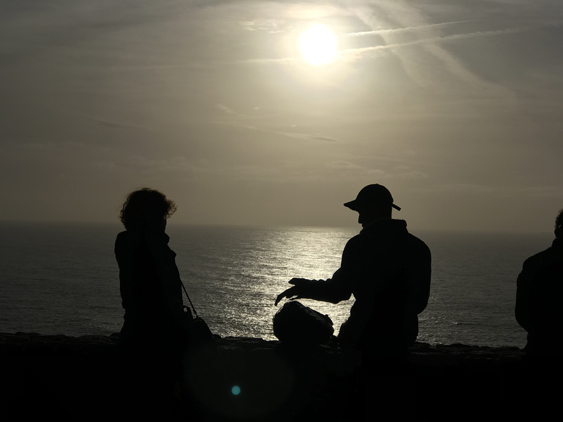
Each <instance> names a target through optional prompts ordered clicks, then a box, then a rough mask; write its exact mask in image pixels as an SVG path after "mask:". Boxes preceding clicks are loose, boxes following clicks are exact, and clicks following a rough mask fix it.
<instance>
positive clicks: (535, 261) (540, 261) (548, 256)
mask: <svg viewBox="0 0 563 422" xmlns="http://www.w3.org/2000/svg"><path fill="white" fill-rule="evenodd" d="M554 255H555V253H554V251H553V248H552V247H550V248H547V249H545V250H543V251H541V252H538V253H536V254H534V255H532V256H530V257H529V258H527V259H526V260H525V261H524V264H523V267H524V268H525V269H530V268H534V267H541V266H543V265H544V264H545V263H546V262H549V261H552V260H553V259H554Z"/></svg>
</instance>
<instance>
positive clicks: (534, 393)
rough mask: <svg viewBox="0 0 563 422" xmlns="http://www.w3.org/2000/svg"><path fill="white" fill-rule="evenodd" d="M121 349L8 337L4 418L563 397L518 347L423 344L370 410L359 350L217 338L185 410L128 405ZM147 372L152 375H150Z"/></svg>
mask: <svg viewBox="0 0 563 422" xmlns="http://www.w3.org/2000/svg"><path fill="white" fill-rule="evenodd" d="M116 340H117V339H116V337H115V336H109V337H107V336H83V337H68V336H45V335H37V334H25V333H16V334H0V362H1V364H2V367H1V370H2V387H3V389H5V390H6V391H5V392H4V394H3V397H7V399H8V403H7V406H4V407H3V409H2V414H3V415H7V416H8V419H18V418H19V419H31V418H33V419H49V418H52V419H53V418H54V419H65V418H66V419H76V420H85V419H86V420H87V419H99V418H106V419H107V418H110V419H118V418H124V419H130V418H131V419H132V418H133V411H132V409H131V406H132V407H133V408H135V410H136V411H137V412H141V415H143V411H144V409H147V410H146V411H147V412H148V411H149V409H151V410H153V411H154V409H158V412H160V414H159V416H162V419H165V420H166V419H171V418H173V417H175V418H177V419H178V420H210V421H222V420H242V421H244V420H252V421H261V420H264V421H286V420H287V421H291V420H311V421H315V420H325V421H326V420H336V421H345V420H353V418H352V415H354V414H355V413H354V412H355V411H356V414H362V413H364V410H365V411H366V412H367V413H368V414H369V416H370V418H369V419H368V420H375V419H374V418H375V417H376V416H378V415H379V416H382V417H384V418H385V420H387V419H389V417H388V416H389V415H388V416H385V414H386V413H388V412H390V411H391V412H393V414H394V415H393V416H396V417H398V416H401V415H406V416H410V417H415V418H416V419H441V418H445V417H448V418H451V417H453V418H457V417H461V418H463V417H465V416H474V417H484V416H494V415H496V416H503V417H506V416H510V415H514V416H521V415H522V414H523V413H524V412H533V413H536V412H543V411H547V409H549V408H550V407H551V406H552V405H555V404H558V403H559V400H560V395H561V392H562V390H561V387H560V386H559V385H560V381H561V377H560V375H561V371H560V369H559V364H558V362H557V361H556V360H554V361H551V362H543V363H530V362H528V361H527V360H526V359H524V355H523V352H522V351H521V350H520V349H518V348H509V347H507V348H490V347H474V346H464V345H448V346H430V345H428V344H422V343H418V344H416V345H415V347H413V349H412V351H411V354H410V356H409V358H408V360H407V362H406V363H404V364H400V365H395V366H393V364H392V363H391V364H390V363H389V362H381V368H380V370H381V371H380V372H378V371H379V367H377V366H376V368H375V370H374V372H373V373H372V375H371V378H370V382H369V383H368V384H369V385H368V388H367V390H368V392H367V397H366V398H365V399H361V400H360V399H359V398H358V397H359V394H360V390H361V389H360V390H359V389H358V381H357V380H358V378H357V374H358V369H359V368H360V367H361V366H360V364H361V359H360V357H359V355H358V354H357V353H355V352H354V351H346V350H342V349H340V348H338V347H336V346H335V345H331V344H328V345H321V346H315V347H311V348H304V349H296V348H288V347H284V346H283V345H281V344H280V342H277V341H265V340H261V339H256V338H217V341H216V342H215V343H214V344H213V345H212V346H210V347H206V348H201V349H198V350H196V351H193V352H192V353H190V354H189V355H188V356H186V358H185V360H184V371H183V372H184V374H183V375H184V377H183V379H184V382H183V384H182V387H181V388H180V385H179V384H177V385H176V390H175V393H174V396H175V397H176V399H175V400H174V399H171V401H166V399H163V401H161V402H155V403H152V401H153V399H152V398H151V397H152V396H150V395H149V396H145V397H133V401H131V400H129V401H127V400H126V399H125V397H126V396H127V393H128V392H129V391H131V384H128V383H127V380H126V379H124V378H126V377H125V376H124V372H123V371H122V368H121V365H122V361H120V360H119V359H118V357H117V356H118V353H117V345H116ZM120 362H121V363H120ZM389 368H392V369H389ZM136 370H138V373H139V374H143V371H144V370H145V368H144V366H143V365H140V367H139V368H136ZM389 371H391V373H392V377H391V378H390V377H389ZM379 374H380V375H379ZM149 387H150V386H149ZM147 397H148V398H147ZM129 399H130V398H129ZM132 403H133V404H132ZM391 403H392V404H391ZM174 406H176V407H174ZM172 408H174V409H175V410H174V412H172V411H170V412H168V410H171V409H172ZM359 409H360V410H361V411H359V412H358V410H359ZM136 416H138V415H136ZM145 416H149V414H148V413H147V414H146V415H145ZM152 416H155V415H152ZM151 419H152V418H151Z"/></svg>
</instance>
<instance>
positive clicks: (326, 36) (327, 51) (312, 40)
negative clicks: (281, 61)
mask: <svg viewBox="0 0 563 422" xmlns="http://www.w3.org/2000/svg"><path fill="white" fill-rule="evenodd" d="M299 50H301V54H303V57H304V58H305V61H307V62H308V63H310V64H312V65H314V66H324V65H326V64H329V63H331V62H333V61H334V59H335V58H336V35H335V34H334V32H332V31H331V30H330V28H329V27H327V26H325V25H322V24H315V25H313V26H311V27H309V28H308V29H307V30H306V31H305V32H303V34H301V36H300V37H299Z"/></svg>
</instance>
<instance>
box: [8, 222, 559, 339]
mask: <svg viewBox="0 0 563 422" xmlns="http://www.w3.org/2000/svg"><path fill="white" fill-rule="evenodd" d="M119 231H121V228H120V226H119V225H117V224H115V225H112V224H39V223H37V224H30V223H26V224H23V223H21V224H15V223H0V239H2V242H1V243H0V274H1V284H0V309H1V311H0V332H16V331H26V332H39V333H44V334H67V335H84V334H109V333H113V332H117V331H119V329H120V328H121V324H122V317H123V311H122V309H121V301H120V297H119V282H118V270H117V264H116V262H115V258H114V255H113V243H114V240H115V236H116V235H117V233H118V232H119ZM167 232H168V234H169V235H170V237H171V241H170V246H171V248H172V249H173V250H174V251H175V252H176V253H177V258H176V261H177V264H178V267H179V269H180V274H181V275H182V279H183V280H184V282H185V284H186V287H187V289H188V291H189V292H190V295H191V297H192V300H193V302H194V304H195V306H196V309H197V311H198V313H199V314H200V315H201V316H203V317H204V318H205V320H206V321H207V322H208V323H209V325H210V326H211V328H212V330H213V331H214V332H215V333H217V334H219V335H221V336H246V337H262V338H265V339H274V338H275V337H274V336H273V332H272V318H273V316H274V314H275V312H276V311H277V309H278V308H276V307H275V306H274V299H275V297H276V296H277V295H278V294H279V293H280V292H281V291H283V290H284V289H285V288H287V287H289V285H288V284H287V281H288V280H289V279H291V278H292V277H305V278H313V279H321V278H322V279H324V278H328V277H330V276H331V275H332V273H333V272H334V271H335V270H336V269H337V268H338V266H339V264H340V258H341V253H342V250H343V248H344V245H345V244H346V241H347V240H348V239H349V238H350V237H352V236H354V235H355V234H357V232H358V229H349V228H317V227H291V228H287V227H286V228H240V227H196V226H177V225H174V224H173V222H172V223H170V224H169V227H168V229H167ZM413 232H414V234H416V235H418V236H419V237H421V238H422V239H423V240H424V241H425V242H426V243H427V244H428V246H429V247H430V249H431V250H432V255H433V277H432V290H431V298H430V301H429V305H428V307H427V309H426V310H425V311H424V313H422V314H421V316H420V320H421V326H420V336H419V340H420V341H425V342H429V343H443V344H450V343H456V342H460V343H465V344H474V345H491V346H504V345H510V346H518V347H522V346H523V345H524V344H525V333H524V331H523V330H522V329H521V328H520V327H519V326H518V325H517V323H516V322H515V320H514V316H513V315H514V312H513V309H514V299H515V294H516V283H515V280H516V277H517V275H518V273H519V271H520V269H521V266H522V262H523V261H524V259H525V258H526V257H528V256H530V255H532V254H534V253H536V252H538V251H540V250H543V249H545V248H547V247H548V246H549V245H550V243H551V237H552V236H551V235H549V234H537V235H536V234H519V235H516V234H514V235H508V234H503V235H495V234H482V233H481V234H477V233H474V234H472V233H437V232H424V231H419V232H416V231H414V230H413ZM302 302H303V303H304V304H306V305H308V306H311V307H313V308H314V309H316V310H318V311H320V312H322V313H325V314H328V315H329V316H330V317H331V318H332V320H333V322H334V325H335V329H336V332H338V328H339V327H340V324H342V322H344V320H345V319H346V317H347V315H348V312H349V309H350V306H351V305H352V303H353V299H352V300H350V301H346V302H342V303H339V304H338V305H334V304H328V303H323V302H316V301H305V300H304V301H302Z"/></svg>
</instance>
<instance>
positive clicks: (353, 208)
mask: <svg viewBox="0 0 563 422" xmlns="http://www.w3.org/2000/svg"><path fill="white" fill-rule="evenodd" d="M356 205H357V203H356V200H354V201H350V202H346V203H345V204H344V206H345V207H348V208H350V209H351V210H353V211H358V209H357V208H356Z"/></svg>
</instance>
